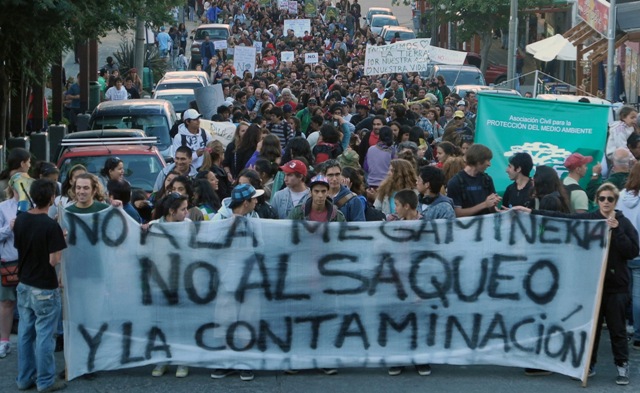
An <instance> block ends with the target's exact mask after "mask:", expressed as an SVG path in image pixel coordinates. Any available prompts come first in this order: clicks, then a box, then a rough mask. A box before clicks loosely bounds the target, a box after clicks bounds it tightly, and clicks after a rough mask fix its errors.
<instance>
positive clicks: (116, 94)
mask: <svg viewBox="0 0 640 393" xmlns="http://www.w3.org/2000/svg"><path fill="white" fill-rule="evenodd" d="M128 98H129V92H128V91H127V89H126V88H125V87H124V86H123V83H122V78H120V77H117V78H116V80H115V86H112V87H110V88H108V89H107V92H106V93H104V99H105V100H107V101H122V100H126V99H128Z"/></svg>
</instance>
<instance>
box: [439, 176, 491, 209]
mask: <svg viewBox="0 0 640 393" xmlns="http://www.w3.org/2000/svg"><path fill="white" fill-rule="evenodd" d="M495 192H496V189H495V187H494V185H493V179H491V176H489V175H487V174H486V173H482V174H480V175H478V176H475V177H473V176H469V175H468V174H467V172H465V171H464V169H463V170H461V171H460V172H458V173H457V174H456V175H455V176H454V177H452V178H451V180H449V183H448V184H447V196H448V197H449V198H451V199H453V205H454V206H456V207H462V208H463V209H467V208H469V207H473V206H476V205H478V204H480V203H483V202H484V201H486V200H487V197H488V196H489V195H491V194H493V193H495ZM491 213H495V210H491V209H483V210H482V211H480V212H479V213H477V214H476V215H477V216H479V215H481V214H491Z"/></svg>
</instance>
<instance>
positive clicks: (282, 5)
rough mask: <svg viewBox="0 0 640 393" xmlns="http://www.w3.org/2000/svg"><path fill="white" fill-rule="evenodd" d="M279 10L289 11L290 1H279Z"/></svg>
mask: <svg viewBox="0 0 640 393" xmlns="http://www.w3.org/2000/svg"><path fill="white" fill-rule="evenodd" d="M278 9H279V10H288V9H289V1H288V0H278Z"/></svg>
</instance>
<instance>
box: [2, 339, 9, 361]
mask: <svg viewBox="0 0 640 393" xmlns="http://www.w3.org/2000/svg"><path fill="white" fill-rule="evenodd" d="M10 353H11V343H9V342H4V343H2V344H0V359H2V358H6V357H7V355H8V354H10Z"/></svg>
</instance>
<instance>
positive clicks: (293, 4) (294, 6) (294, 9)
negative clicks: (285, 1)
mask: <svg viewBox="0 0 640 393" xmlns="http://www.w3.org/2000/svg"><path fill="white" fill-rule="evenodd" d="M289 14H291V15H298V2H297V1H296V0H289Z"/></svg>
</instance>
